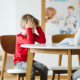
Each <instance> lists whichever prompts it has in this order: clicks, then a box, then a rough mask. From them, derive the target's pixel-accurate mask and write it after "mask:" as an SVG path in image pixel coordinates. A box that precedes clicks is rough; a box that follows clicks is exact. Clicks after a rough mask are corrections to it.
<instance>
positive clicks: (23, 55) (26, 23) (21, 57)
mask: <svg viewBox="0 0 80 80" xmlns="http://www.w3.org/2000/svg"><path fill="white" fill-rule="evenodd" d="M20 25H21V28H22V32H21V33H20V34H18V35H17V36H16V49H15V54H14V66H15V68H18V69H23V70H26V68H27V67H26V65H27V55H28V48H23V47H20V45H21V44H34V43H35V41H36V42H38V43H45V42H46V38H45V34H44V32H43V31H42V29H41V26H40V25H39V21H38V20H37V19H36V18H34V17H33V16H32V15H30V14H25V15H23V16H22V18H21V23H20ZM35 29H36V30H37V32H38V33H39V35H37V34H35ZM35 70H38V71H39V72H40V73H41V78H40V80H47V70H48V69H47V67H46V66H45V65H43V64H42V63H39V62H37V61H33V64H32V73H31V80H35Z"/></svg>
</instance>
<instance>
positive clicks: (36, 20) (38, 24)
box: [36, 19, 40, 27]
mask: <svg viewBox="0 0 80 80" xmlns="http://www.w3.org/2000/svg"><path fill="white" fill-rule="evenodd" d="M36 21H37V22H38V25H37V26H36V27H38V26H40V22H39V20H38V19H36Z"/></svg>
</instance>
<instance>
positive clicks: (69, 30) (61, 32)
mask: <svg viewBox="0 0 80 80" xmlns="http://www.w3.org/2000/svg"><path fill="white" fill-rule="evenodd" d="M64 32H66V34H70V33H71V29H70V28H69V29H68V30H67V31H63V30H62V29H61V30H60V34H63V33H64Z"/></svg>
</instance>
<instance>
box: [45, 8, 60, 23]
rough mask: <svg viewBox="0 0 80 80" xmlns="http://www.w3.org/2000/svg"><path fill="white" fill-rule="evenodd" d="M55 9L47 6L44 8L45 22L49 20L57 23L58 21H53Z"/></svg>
mask: <svg viewBox="0 0 80 80" xmlns="http://www.w3.org/2000/svg"><path fill="white" fill-rule="evenodd" d="M56 12H57V11H56V9H55V8H52V7H48V8H46V15H45V17H46V19H45V22H51V23H54V24H55V23H56V24H58V23H59V22H57V21H55V20H54V19H55V15H56Z"/></svg>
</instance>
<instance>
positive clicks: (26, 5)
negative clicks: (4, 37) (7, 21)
mask: <svg viewBox="0 0 80 80" xmlns="http://www.w3.org/2000/svg"><path fill="white" fill-rule="evenodd" d="M16 4H17V5H16V20H17V21H16V26H17V28H16V29H17V33H20V32H21V27H20V19H21V16H22V15H24V14H31V15H33V16H34V17H36V18H37V19H39V20H40V0H16Z"/></svg>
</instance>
